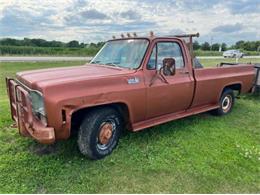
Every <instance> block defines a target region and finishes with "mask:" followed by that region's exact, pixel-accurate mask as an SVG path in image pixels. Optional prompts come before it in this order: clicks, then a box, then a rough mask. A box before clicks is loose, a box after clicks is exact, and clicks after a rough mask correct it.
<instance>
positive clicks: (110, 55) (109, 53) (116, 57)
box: [90, 39, 148, 69]
mask: <svg viewBox="0 0 260 195" xmlns="http://www.w3.org/2000/svg"><path fill="white" fill-rule="evenodd" d="M147 46H148V40H146V39H127V40H115V41H109V42H107V43H106V44H105V45H104V46H103V48H102V49H101V50H100V51H99V52H98V53H97V55H96V56H95V57H94V58H93V59H92V60H91V62H90V63H91V64H104V65H110V66H118V67H123V68H131V69H135V68H138V67H139V66H140V64H141V62H142V59H143V57H144V54H145V51H146V48H147Z"/></svg>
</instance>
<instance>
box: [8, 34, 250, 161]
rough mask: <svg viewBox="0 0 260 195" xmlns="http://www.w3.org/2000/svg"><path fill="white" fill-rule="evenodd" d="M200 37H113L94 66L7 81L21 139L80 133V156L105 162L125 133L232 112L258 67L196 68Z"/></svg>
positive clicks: (28, 74) (22, 74)
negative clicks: (194, 43) (195, 53)
mask: <svg viewBox="0 0 260 195" xmlns="http://www.w3.org/2000/svg"><path fill="white" fill-rule="evenodd" d="M194 36H198V34H196V35H182V36H173V37H156V36H154V35H153V34H151V35H150V36H148V37H137V36H136V35H134V36H129V35H128V37H122V38H119V39H116V38H114V39H112V40H109V41H108V42H107V43H106V44H105V45H104V46H103V48H102V49H101V50H100V51H99V52H98V53H97V55H96V56H95V57H94V58H93V59H92V61H91V62H90V63H88V64H85V65H82V66H74V67H64V68H51V69H42V70H35V71H24V72H19V73H17V74H16V79H12V78H7V79H6V82H7V89H8V95H9V99H10V107H11V114H12V118H13V120H15V121H16V123H17V125H18V128H19V132H20V134H21V135H23V136H28V137H32V138H34V139H36V140H37V141H39V142H40V143H43V144H51V143H53V142H55V141H57V140H64V139H68V138H69V137H70V136H71V134H72V132H76V133H77V134H78V147H79V150H80V152H81V153H82V154H83V155H85V156H88V157H89V158H91V159H100V158H103V157H105V156H106V155H108V154H110V153H111V152H112V151H113V150H114V149H115V147H116V146H117V144H118V141H119V137H120V133H121V132H122V131H123V130H124V129H127V130H130V131H134V132H135V131H139V130H142V129H145V128H148V127H152V126H155V125H159V124H162V123H165V122H168V121H172V120H176V119H180V118H183V117H187V116H191V115H194V114H198V113H202V112H207V111H211V112H212V113H214V114H216V115H226V114H228V113H230V112H231V110H232V108H233V105H234V102H235V95H234V91H237V92H239V93H248V92H250V91H251V89H252V87H253V81H254V78H255V70H254V65H253V64H237V65H231V64H225V63H224V64H222V65H223V66H221V67H215V68H203V66H202V65H199V66H196V67H195V66H193V57H192V56H193V54H192V37H194ZM184 37H189V38H190V39H189V40H190V42H189V43H186V42H185V41H184V40H183V38H184Z"/></svg>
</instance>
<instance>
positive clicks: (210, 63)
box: [200, 58, 260, 67]
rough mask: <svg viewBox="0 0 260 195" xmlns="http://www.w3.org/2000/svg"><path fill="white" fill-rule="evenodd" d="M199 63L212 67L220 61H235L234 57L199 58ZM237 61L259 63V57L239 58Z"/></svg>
mask: <svg viewBox="0 0 260 195" xmlns="http://www.w3.org/2000/svg"><path fill="white" fill-rule="evenodd" d="M200 62H201V64H203V66H205V67H214V66H216V65H217V64H220V63H221V62H229V63H236V59H234V58H226V59H200ZM238 63H252V64H254V63H260V58H251V59H250V58H241V59H239V60H238Z"/></svg>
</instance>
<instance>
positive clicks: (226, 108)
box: [212, 89, 235, 116]
mask: <svg viewBox="0 0 260 195" xmlns="http://www.w3.org/2000/svg"><path fill="white" fill-rule="evenodd" d="M234 103H235V95H234V92H233V90H232V89H225V90H224V92H223V93H222V95H221V97H220V100H219V108H218V109H216V110H213V111H212V114H214V115H218V116H222V115H226V114H228V113H230V112H231V111H232V109H233V106H234Z"/></svg>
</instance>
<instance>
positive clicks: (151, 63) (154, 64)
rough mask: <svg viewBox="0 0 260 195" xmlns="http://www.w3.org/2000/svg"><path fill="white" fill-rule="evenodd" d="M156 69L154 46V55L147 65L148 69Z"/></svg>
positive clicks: (154, 50)
mask: <svg viewBox="0 0 260 195" xmlns="http://www.w3.org/2000/svg"><path fill="white" fill-rule="evenodd" d="M155 67H156V46H154V48H153V51H152V54H151V56H150V59H149V62H148V64H147V69H149V70H152V69H155Z"/></svg>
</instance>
